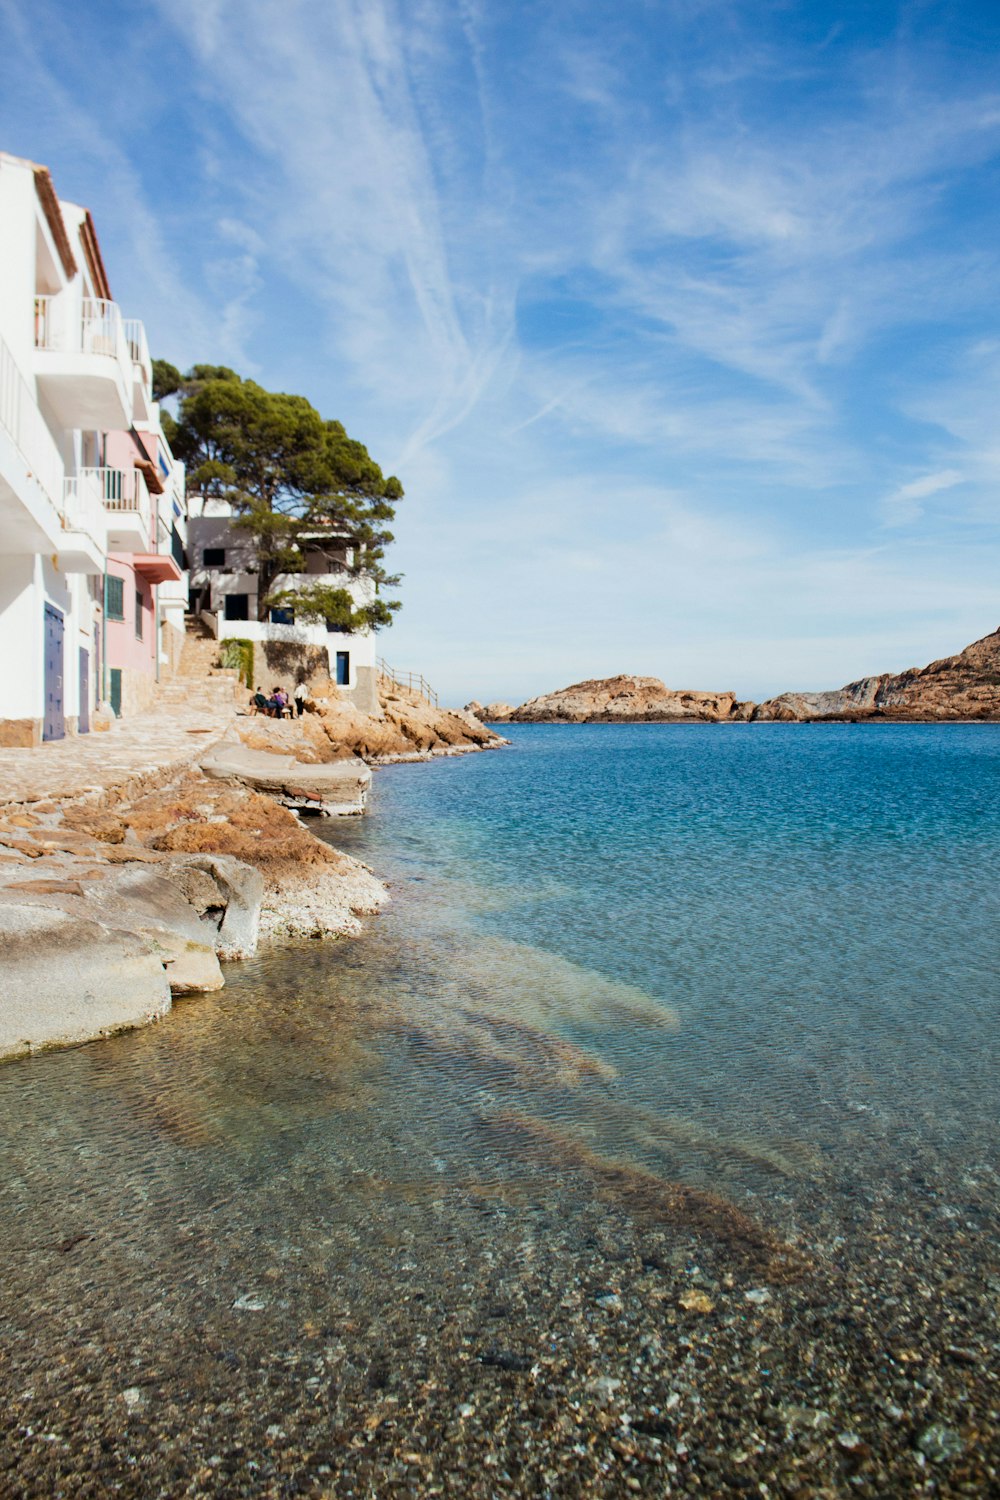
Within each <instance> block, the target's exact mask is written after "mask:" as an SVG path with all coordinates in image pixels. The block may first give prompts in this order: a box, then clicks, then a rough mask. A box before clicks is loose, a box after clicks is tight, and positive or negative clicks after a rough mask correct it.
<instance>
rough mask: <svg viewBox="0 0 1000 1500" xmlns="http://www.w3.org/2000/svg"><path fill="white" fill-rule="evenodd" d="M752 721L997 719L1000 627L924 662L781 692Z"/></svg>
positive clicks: (999, 714) (759, 708)
mask: <svg viewBox="0 0 1000 1500" xmlns="http://www.w3.org/2000/svg"><path fill="white" fill-rule="evenodd" d="M752 718H754V719H755V720H762V719H774V720H806V719H845V718H846V719H876V718H877V719H907V720H913V719H917V720H920V719H926V720H932V721H937V720H947V719H1000V630H995V631H994V632H993V633H992V635H987V636H984V637H983V638H982V640H979V641H974V642H973V643H972V645H971V646H966V648H965V650H964V651H960V652H959V653H958V654H957V655H956V656H945V657H942V658H941V659H940V660H939V661H932V662H931V663H930V665H929V666H927V667H910V668H909V669H908V670H907V671H905V672H897V673H891V672H884V673H882V674H881V675H880V676H877V677H862V678H861V679H860V680H859V681H857V682H849V683H848V684H847V686H846V687H842V688H836V689H834V690H833V691H832V692H825V693H782V694H781V695H780V696H779V697H777V698H770V699H768V701H767V702H766V703H760V704H758V705H757V707H756V708H755V709H754V710H753V714H752Z"/></svg>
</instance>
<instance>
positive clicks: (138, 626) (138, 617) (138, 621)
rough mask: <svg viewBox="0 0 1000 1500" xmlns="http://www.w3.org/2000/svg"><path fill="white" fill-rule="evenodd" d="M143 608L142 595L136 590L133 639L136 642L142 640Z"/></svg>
mask: <svg viewBox="0 0 1000 1500" xmlns="http://www.w3.org/2000/svg"><path fill="white" fill-rule="evenodd" d="M143 607H144V606H143V598H142V595H141V594H140V593H139V590H138V589H136V591H135V638H136V640H137V641H141V640H142V611H143Z"/></svg>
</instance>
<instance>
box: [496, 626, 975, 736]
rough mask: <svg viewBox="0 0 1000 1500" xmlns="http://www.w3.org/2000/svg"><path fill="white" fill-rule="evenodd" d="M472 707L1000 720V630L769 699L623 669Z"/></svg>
mask: <svg viewBox="0 0 1000 1500" xmlns="http://www.w3.org/2000/svg"><path fill="white" fill-rule="evenodd" d="M467 712H469V713H472V714H474V715H475V716H476V718H480V717H482V718H486V719H490V720H494V721H496V720H498V719H501V718H506V719H509V720H511V721H512V722H514V723H522V724H541V723H560V724H608V723H614V724H626V723H641V722H655V723H679V722H702V723H716V724H720V723H721V724H732V723H743V722H746V721H747V720H754V721H756V722H760V721H765V720H778V721H795V722H800V721H806V720H814V719H901V720H917V721H919V720H928V721H931V722H935V721H939V720H948V719H951V720H956V719H961V720H973V719H998V720H1000V630H996V631H994V632H993V634H992V635H987V636H984V637H983V639H982V640H979V641H974V642H973V643H972V645H971V646H966V648H965V650H964V651H960V652H959V653H958V654H957V655H956V656H945V657H942V658H941V659H940V660H939V661H933V662H931V664H930V666H927V667H911V668H909V669H908V670H907V671H905V672H896V673H892V672H883V673H881V674H880V675H879V676H876V677H862V678H860V679H859V680H858V681H857V682H849V683H848V684H847V686H846V687H842V688H834V689H832V690H830V691H828V692H819V693H781V694H780V695H779V696H778V697H776V698H769V699H768V700H767V701H766V702H765V703H758V704H754V703H750V702H742V701H740V700H739V699H738V698H737V697H736V696H735V694H733V693H712V692H697V691H692V692H688V691H683V690H675V689H671V688H666V687H664V685H663V683H662V682H661V681H660V680H659V678H658V677H633V676H628V675H625V674H623V675H621V676H618V677H605V678H599V679H594V680H588V681H587V682H577V683H574V684H573V685H572V687H567V688H562V689H561V690H560V691H558V692H555V693H543V694H542V695H541V696H540V697H538V698H530V699H529V700H528V702H527V703H522V704H521V706H520V708H516V709H510V706H509V705H508V704H496V703H491V704H488V705H487V706H486V707H484V706H483V705H482V704H481V703H479V702H478V701H476V700H474V701H473V702H472V703H470V704H468V705H467Z"/></svg>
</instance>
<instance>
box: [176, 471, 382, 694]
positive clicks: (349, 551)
mask: <svg viewBox="0 0 1000 1500" xmlns="http://www.w3.org/2000/svg"><path fill="white" fill-rule="evenodd" d="M307 540H308V541H311V542H313V543H314V545H308V544H307V545H306V546H305V548H304V550H303V571H302V572H301V573H287V574H285V575H283V576H282V577H281V578H280V579H279V580H278V584H277V587H278V588H279V589H281V590H282V591H284V590H286V589H287V590H294V589H301V588H309V587H311V586H313V585H315V584H316V583H317V582H319V581H320V580H322V581H323V582H324V583H328V584H330V585H331V586H332V587H333V588H344V589H346V590H347V591H348V593H350V595H351V597H352V598H353V600H354V602H355V605H356V606H360V605H364V604H369V603H371V602H372V600H373V599H374V597H375V584H374V581H373V580H372V579H371V578H370V577H368V576H366V575H365V573H363V572H361V573H357V572H354V571H353V569H354V568H355V565H356V561H357V559H356V556H355V542H354V539H353V538H352V537H351V535H350V534H349V533H348V532H346V531H345V532H341V533H337V532H335V531H333V530H332V529H329V528H323V529H322V530H321V529H317V531H316V532H315V534H314V536H313V537H311V538H309V539H307ZM254 557H255V553H254V547H253V543H252V541H251V539H250V538H249V537H248V536H247V534H246V532H244V531H241V529H240V528H239V527H238V526H235V525H234V524H233V511H232V507H231V506H230V505H229V504H228V502H226V501H224V500H214V499H209V498H207V497H202V496H190V497H189V499H188V560H189V569H190V571H189V589H190V609H191V612H192V613H193V614H195V615H198V616H200V618H201V619H202V621H203V623H204V624H205V625H206V626H207V628H208V629H209V630H210V631H211V633H212V634H213V635H215V636H216V637H217V638H218V639H219V640H237V639H239V640H249V641H253V642H254V643H255V644H257V643H259V644H260V645H261V646H262V647H263V648H265V649H264V650H263V651H262V653H261V655H262V656H263V657H264V661H263V662H261V664H260V669H259V671H258V672H257V674H256V675H257V677H258V680H259V682H260V684H261V686H264V687H267V688H269V687H270V686H271V685H272V684H271V683H270V682H266V681H264V678H265V677H266V675H267V671H269V670H271V669H270V668H265V663H266V661H267V659H268V652H267V650H266V648H267V647H268V646H269V645H270V646H280V645H282V644H283V645H285V646H286V647H293V646H298V647H300V648H302V650H301V653H300V655H301V658H302V661H303V663H305V662H306V661H313V662H315V661H316V660H317V659H319V660H321V661H322V662H323V666H322V668H321V670H322V671H324V672H326V673H328V675H329V676H330V678H331V679H332V680H333V682H335V683H336V684H337V686H338V687H339V688H340V690H341V692H342V693H343V694H344V696H345V697H347V698H349V699H350V700H351V701H352V702H353V703H354V704H355V705H356V706H357V707H358V708H360V709H362V710H363V711H364V712H366V713H370V712H372V711H373V710H374V709H375V708H377V706H378V695H377V692H376V661H377V653H376V640H375V632H374V631H372V630H359V631H352V632H350V633H347V632H344V631H340V630H333V629H330V628H329V627H328V626H326V625H325V624H323V623H322V622H318V623H315V622H307V621H304V620H302V621H299V620H296V619H295V612H294V610H288V609H271V610H269V611H268V618H267V619H266V620H259V619H258V613H259V610H258V588H257V572H256V564H255V561H254ZM282 654H284V655H286V656H287V655H289V653H288V652H287V651H286V652H285V653H279V652H276V651H272V652H271V653H270V656H271V657H272V658H274V659H279V658H280V656H281V655H282ZM271 675H274V674H273V671H272V674H271ZM284 685H285V686H288V684H287V683H285V684H284Z"/></svg>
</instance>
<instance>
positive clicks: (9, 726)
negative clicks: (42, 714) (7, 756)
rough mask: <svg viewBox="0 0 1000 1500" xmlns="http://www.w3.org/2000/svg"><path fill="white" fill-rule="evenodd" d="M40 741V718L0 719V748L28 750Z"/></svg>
mask: <svg viewBox="0 0 1000 1500" xmlns="http://www.w3.org/2000/svg"><path fill="white" fill-rule="evenodd" d="M41 743H42V721H41V719H0V749H2V750H30V749H31V748H32V747H33V746H34V745H40V744H41Z"/></svg>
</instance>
